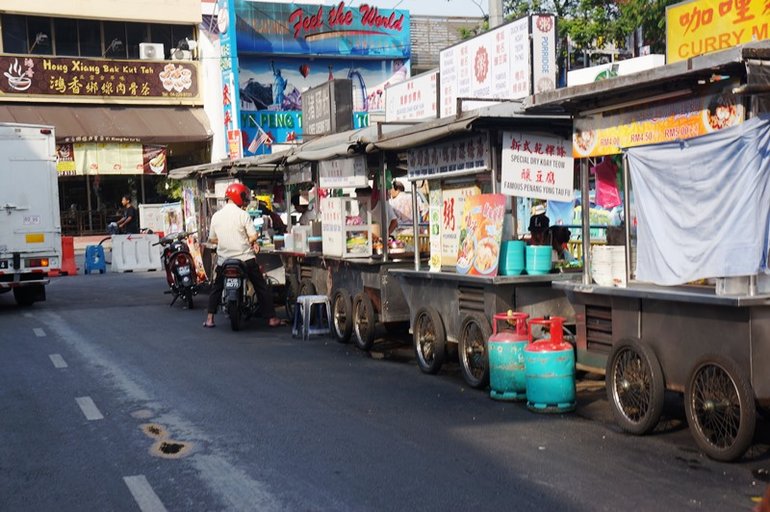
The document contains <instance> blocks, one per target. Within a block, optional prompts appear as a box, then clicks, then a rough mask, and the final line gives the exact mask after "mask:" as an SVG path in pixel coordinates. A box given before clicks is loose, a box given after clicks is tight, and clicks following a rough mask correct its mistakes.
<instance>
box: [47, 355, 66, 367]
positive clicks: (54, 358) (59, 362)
mask: <svg viewBox="0 0 770 512" xmlns="http://www.w3.org/2000/svg"><path fill="white" fill-rule="evenodd" d="M48 357H50V358H51V362H52V363H53V367H54V368H66V367H67V363H66V362H65V361H64V358H63V357H62V356H61V355H60V354H51V355H49V356H48Z"/></svg>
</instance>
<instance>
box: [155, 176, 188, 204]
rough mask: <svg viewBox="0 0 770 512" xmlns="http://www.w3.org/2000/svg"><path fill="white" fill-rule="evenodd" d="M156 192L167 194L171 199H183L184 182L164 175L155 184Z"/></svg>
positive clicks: (162, 194)
mask: <svg viewBox="0 0 770 512" xmlns="http://www.w3.org/2000/svg"><path fill="white" fill-rule="evenodd" d="M155 192H157V193H158V195H161V196H166V197H167V198H168V199H169V200H174V201H181V200H182V182H181V181H180V180H172V179H169V178H168V177H166V176H164V177H163V178H162V179H160V180H158V182H157V183H156V184H155Z"/></svg>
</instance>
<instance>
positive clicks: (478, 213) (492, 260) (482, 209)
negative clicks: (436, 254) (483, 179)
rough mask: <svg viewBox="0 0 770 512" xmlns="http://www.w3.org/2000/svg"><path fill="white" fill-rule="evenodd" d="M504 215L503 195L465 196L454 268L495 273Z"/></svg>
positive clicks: (467, 271) (463, 272)
mask: <svg viewBox="0 0 770 512" xmlns="http://www.w3.org/2000/svg"><path fill="white" fill-rule="evenodd" d="M504 216H505V196H504V195H502V194H481V195H474V196H470V197H466V198H465V204H464V206H463V216H462V219H461V223H460V239H459V241H458V244H459V248H458V252H457V265H456V267H455V268H456V269H457V273H458V274H468V275H472V276H487V277H494V276H496V275H497V268H498V267H497V262H498V260H499V259H500V239H501V238H502V234H503V217H504Z"/></svg>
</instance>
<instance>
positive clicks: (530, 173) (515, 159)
mask: <svg viewBox="0 0 770 512" xmlns="http://www.w3.org/2000/svg"><path fill="white" fill-rule="evenodd" d="M573 162H574V161H573V158H572V141H571V140H568V139H567V140H565V139H564V138H563V137H559V136H556V135H540V134H531V133H523V132H503V151H502V162H501V164H502V174H501V176H502V184H501V188H500V191H501V192H502V193H503V194H507V195H510V196H518V197H531V198H535V199H545V200H554V201H572V195H573V188H574V164H573Z"/></svg>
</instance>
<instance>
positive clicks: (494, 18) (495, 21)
mask: <svg viewBox="0 0 770 512" xmlns="http://www.w3.org/2000/svg"><path fill="white" fill-rule="evenodd" d="M502 24H503V0H489V28H490V29H493V28H495V27H497V26H500V25H502Z"/></svg>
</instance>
